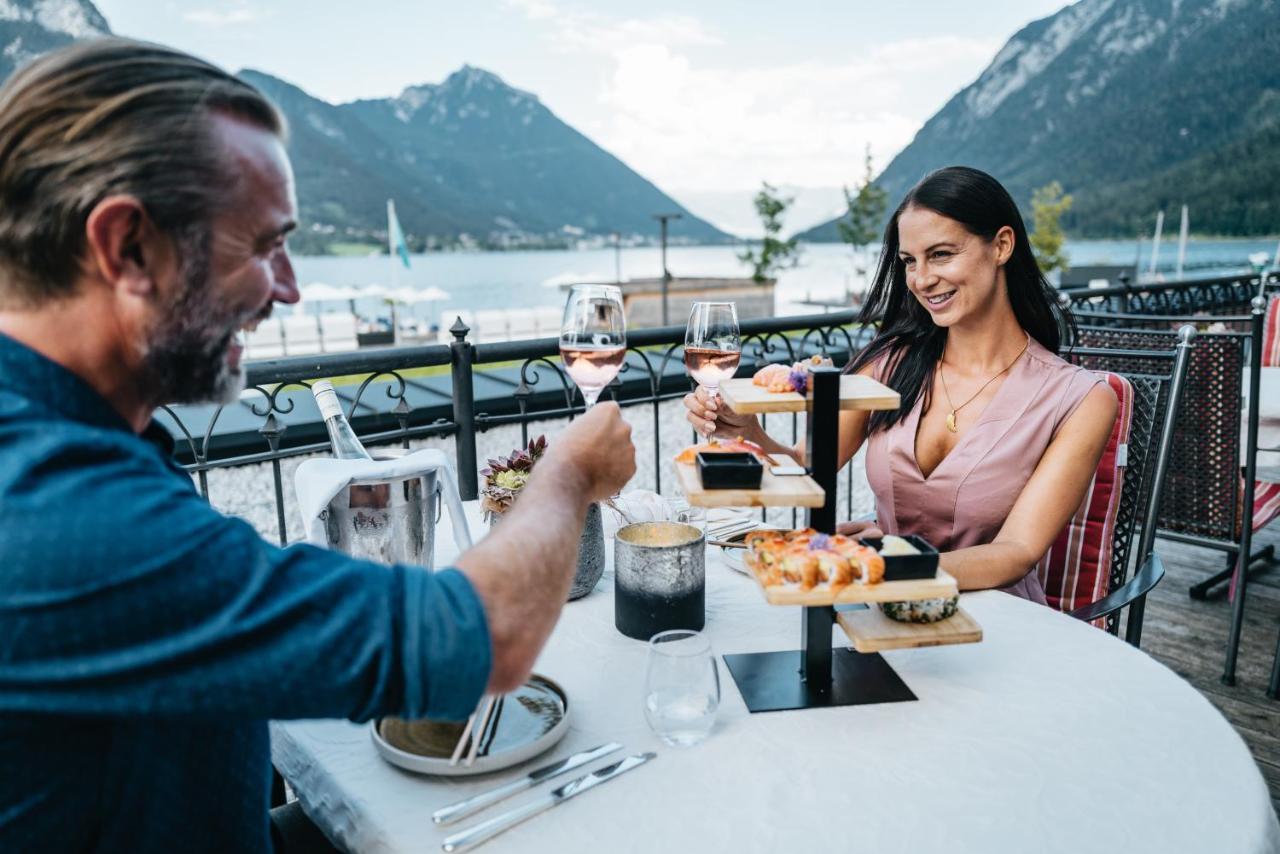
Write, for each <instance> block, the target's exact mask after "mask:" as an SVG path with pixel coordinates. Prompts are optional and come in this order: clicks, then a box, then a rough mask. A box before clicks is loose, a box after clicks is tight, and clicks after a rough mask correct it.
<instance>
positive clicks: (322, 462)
mask: <svg viewBox="0 0 1280 854" xmlns="http://www.w3.org/2000/svg"><path fill="white" fill-rule="evenodd" d="M433 471H434V472H435V474H436V483H438V484H439V485H440V492H441V495H442V496H443V497H444V501H445V505H446V507H447V509H448V511H449V523H450V525H451V526H452V527H453V540H454V543H456V544H457V546H458V550H459V551H460V552H461V551H464V550H466V549H469V548H471V529H470V528H469V527H468V526H467V515H466V513H465V512H464V511H463V509H462V499H461V497H460V496H459V495H458V479H457V478H456V477H455V476H454V474H453V467H452V466H450V465H449V458H448V457H446V456H445V454H444V452H443V451H439V450H436V449H433V448H429V449H425V450H421V451H414V452H413V453H412V454H406V455H405V456H403V457H396V458H395V459H390V460H335V459H317V460H307V461H306V462H304V463H303V464H302V465H300V466H298V470H297V472H296V473H294V476H293V488H294V491H295V492H296V493H297V495H298V510H299V512H300V513H301V514H302V527H303V530H304V531H306V536H307V542H309V543H311V544H313V545H317V546H320V547H321V548H328V547H329V542H328V538H327V537H326V536H325V526H324V518H323V517H322V515H321V514H322V513H324V511H325V510H326V509H327V508H328V507H329V502H330V501H332V500H333V497H334V496H335V495H337V494H338V493H339V492H341V491H342V490H344V489H346V488H347V487H348V486H350V485H351V484H353V483H355V482H357V481H365V480H377V479H380V478H404V477H413V476H415V475H423V474H427V473H428V472H433Z"/></svg>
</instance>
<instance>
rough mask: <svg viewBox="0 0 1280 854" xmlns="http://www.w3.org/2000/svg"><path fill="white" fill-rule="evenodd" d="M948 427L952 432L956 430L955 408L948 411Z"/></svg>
mask: <svg viewBox="0 0 1280 854" xmlns="http://www.w3.org/2000/svg"><path fill="white" fill-rule="evenodd" d="M947 429H948V430H950V431H951V432H952V433H954V432H956V411H955V410H954V409H953V410H951V411H950V412H948V413H947Z"/></svg>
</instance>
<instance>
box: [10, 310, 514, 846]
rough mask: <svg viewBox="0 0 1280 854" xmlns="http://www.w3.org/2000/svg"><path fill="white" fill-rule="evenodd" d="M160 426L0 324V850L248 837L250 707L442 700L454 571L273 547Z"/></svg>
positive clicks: (267, 715) (255, 829)
mask: <svg viewBox="0 0 1280 854" xmlns="http://www.w3.org/2000/svg"><path fill="white" fill-rule="evenodd" d="M171 450H172V442H171V441H169V440H168V436H167V434H165V433H164V431H163V430H162V429H160V428H159V427H158V426H157V425H155V424H152V425H151V426H150V427H149V428H148V430H147V431H146V433H144V434H143V436H138V435H136V434H135V433H133V432H132V430H130V428H129V425H128V424H127V423H126V422H125V421H124V420H123V419H122V418H121V417H120V416H119V415H118V414H117V413H116V412H115V411H114V410H113V409H112V408H111V407H110V406H109V405H108V404H107V402H106V401H105V400H104V399H103V398H102V397H100V396H99V395H98V394H97V393H95V392H94V391H93V390H92V389H91V388H90V387H89V386H88V385H87V384H85V383H84V382H83V381H81V380H80V379H79V378H78V377H76V376H75V375H74V374H72V373H70V372H69V371H67V370H65V369H64V368H62V367H60V366H59V365H57V364H55V363H53V362H51V361H49V360H48V359H45V358H44V357H42V356H40V355H39V354H37V353H35V352H34V351H32V350H30V349H29V348H27V347H24V346H22V345H20V344H18V343H17V342H15V341H13V340H12V339H10V338H7V337H5V336H3V335H0V851H37V850H38V851H136V852H144V851H220V852H221V851H237V852H238V851H267V850H270V847H271V841H270V835H269V830H268V816H267V805H268V788H269V781H270V752H269V744H268V736H267V720H268V719H280V718H332V717H345V718H350V719H352V720H356V721H361V720H366V719H369V718H372V717H374V716H377V715H382V714H400V715H404V716H409V717H422V716H427V717H433V718H452V719H458V718H462V717H465V716H466V715H467V714H469V713H470V712H471V710H472V709H473V708H474V707H475V704H476V702H477V701H478V699H479V697H480V695H481V693H482V692H483V690H484V687H485V684H486V682H487V680H488V676H489V669H490V663H491V650H490V647H489V634H488V627H487V624H486V622H485V616H484V611H483V609H482V607H481V604H480V601H479V599H478V597H477V596H476V593H475V591H474V590H473V589H472V587H471V585H470V583H469V582H468V581H467V580H466V578H465V577H464V576H463V575H462V574H461V573H460V572H458V571H457V570H446V571H443V572H439V573H436V574H434V575H433V574H430V573H428V572H426V571H425V570H423V569H421V568H417V567H406V566H392V567H387V566H380V565H377V564H373V563H365V562H361V561H356V560H353V559H351V558H348V557H345V556H343V555H341V554H337V553H334V552H327V551H324V550H322V549H317V548H314V547H312V546H308V545H297V546H292V547H290V548H286V549H281V548H277V547H275V546H273V545H271V544H270V543H268V542H266V541H264V540H263V539H262V537H260V536H259V535H258V533H257V532H256V531H255V530H254V529H253V528H252V527H250V526H249V525H248V524H246V523H245V522H244V521H242V520H239V519H235V518H230V517H227V516H223V515H222V514H220V513H219V512H217V511H216V510H214V509H213V508H212V507H210V506H209V505H208V504H207V503H206V502H205V501H204V499H203V498H201V497H200V495H199V493H197V492H196V490H195V488H194V487H193V485H192V482H191V478H190V476H188V475H187V474H186V473H185V472H183V470H182V469H181V468H179V467H178V466H177V465H176V464H175V463H174V462H173V461H172V458H171V454H170V452H171Z"/></svg>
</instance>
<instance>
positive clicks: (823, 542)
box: [809, 534, 831, 552]
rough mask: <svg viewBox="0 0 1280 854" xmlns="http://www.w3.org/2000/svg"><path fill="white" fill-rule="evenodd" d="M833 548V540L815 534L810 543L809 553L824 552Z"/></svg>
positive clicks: (823, 535) (824, 535)
mask: <svg viewBox="0 0 1280 854" xmlns="http://www.w3.org/2000/svg"><path fill="white" fill-rule="evenodd" d="M830 548H831V538H830V537H828V536H827V535H826V534H814V536H813V539H811V540H810V541H809V551H811V552H824V551H827V550H828V549H830Z"/></svg>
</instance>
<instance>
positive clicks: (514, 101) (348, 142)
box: [0, 0, 730, 252]
mask: <svg viewBox="0 0 1280 854" xmlns="http://www.w3.org/2000/svg"><path fill="white" fill-rule="evenodd" d="M110 32H111V30H110V27H109V26H108V25H107V21H106V19H105V18H103V16H102V15H101V14H100V13H99V12H98V10H97V9H96V8H95V7H94V6H93V4H92V3H90V2H88V0H0V46H2V50H0V79H4V78H6V77H8V75H9V74H11V73H12V72H13V70H14V68H15V67H17V66H18V65H21V64H22V63H24V62H26V61H27V60H29V59H31V58H33V57H35V56H38V55H40V54H41V53H44V52H46V51H49V50H52V49H54V48H56V47H60V46H62V45H65V44H69V43H70V42H72V41H74V40H76V39H84V38H94V37H98V36H102V35H108V34H110ZM240 76H241V77H242V78H243V79H245V80H247V81H248V82H250V83H252V84H253V85H255V86H257V87H258V88H260V89H261V90H262V91H263V92H265V93H266V94H267V95H268V96H269V97H270V98H271V99H272V100H274V101H275V102H276V103H277V104H278V105H279V106H280V108H281V110H282V111H283V112H284V114H285V117H286V118H287V119H288V122H289V128H290V135H289V141H288V146H289V154H290V157H291V158H292V160H293V165H294V170H295V173H296V176H297V186H298V206H299V208H300V214H301V219H302V228H301V229H300V230H299V232H298V234H297V235H296V237H295V238H294V239H292V240H291V243H292V245H294V246H295V248H297V249H298V250H300V251H303V252H324V251H329V250H330V249H331V248H332V247H333V245H334V244H338V243H342V242H348V243H357V244H373V245H382V244H384V243H385V241H386V225H387V222H386V202H387V199H389V198H392V199H395V201H396V212H397V214H398V215H399V219H400V223H401V225H402V226H403V228H404V230H405V232H406V234H407V236H408V239H409V242H410V244H411V246H413V248H415V249H418V248H422V247H424V246H427V245H439V244H457V243H461V244H463V245H486V246H554V245H564V244H572V243H574V242H576V241H578V240H584V239H585V240H592V239H595V240H596V241H599V240H601V239H603V238H605V237H607V236H608V235H609V234H610V233H611V232H614V231H617V232H620V233H621V234H622V236H623V237H624V238H626V239H637V238H639V239H649V238H652V237H653V236H654V235H656V234H657V223H656V222H654V220H653V219H652V216H651V215H652V214H654V213H669V212H677V213H682V214H683V215H684V218H683V219H681V220H678V221H674V222H672V224H671V239H672V241H673V242H677V243H678V242H704V241H713V242H714V241H722V240H729V239H730V238H729V236H728V235H726V234H725V233H724V232H722V231H720V230H719V229H717V228H716V227H715V226H713V225H711V224H710V223H708V222H706V221H704V220H702V219H699V218H698V217H696V216H694V215H693V214H691V213H689V212H688V211H687V210H685V209H684V208H683V207H682V206H681V205H679V204H678V203H676V202H675V201H674V200H673V199H671V197H670V196H667V195H666V194H664V193H663V192H662V191H661V190H659V189H658V188H657V187H655V186H654V185H653V184H652V183H650V182H649V181H647V180H645V179H644V178H642V177H641V176H640V175H638V174H636V173H635V172H634V171H632V170H631V169H630V168H628V167H627V165H626V164H625V163H623V162H622V161H620V160H618V159H617V158H616V157H614V156H613V155H611V154H609V153H608V152H607V151H605V150H604V149H602V148H601V147H599V146H598V145H596V144H595V143H593V142H592V141H591V140H589V139H587V138H586V137H585V136H583V135H582V134H580V133H578V132H577V131H576V130H574V129H573V128H572V127H570V126H569V125H567V124H565V123H564V122H563V121H561V120H560V119H558V118H557V117H556V116H555V115H554V114H553V113H552V112H551V111H550V110H549V109H547V108H546V106H545V105H543V104H542V102H541V101H539V100H538V98H537V96H535V95H532V94H530V93H528V92H523V91H520V90H519V89H515V88H513V87H511V86H509V85H507V84H506V83H504V82H503V81H502V80H501V79H500V78H499V77H497V75H494V74H491V73H489V72H487V71H484V70H482V69H479V68H471V67H466V66H464V67H463V68H462V69H461V70H459V71H457V72H455V73H453V74H451V75H450V76H449V77H448V79H447V80H445V81H444V82H443V83H441V84H438V85H431V84H428V85H423V86H414V87H411V88H409V89H406V90H405V91H404V92H403V93H402V94H401V95H400V96H399V97H398V98H389V99H383V100H366V101H356V102H354V103H351V104H342V105H334V104H329V103H326V102H325V101H323V100H320V99H318V98H315V97H312V96H311V95H308V94H307V93H306V92H304V91H303V90H302V89H299V88H298V87H297V86H294V85H292V84H291V83H288V82H286V81H284V80H280V79H279V78H276V77H272V76H271V75H269V74H265V73H263V72H261V71H253V70H246V71H242V72H240Z"/></svg>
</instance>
